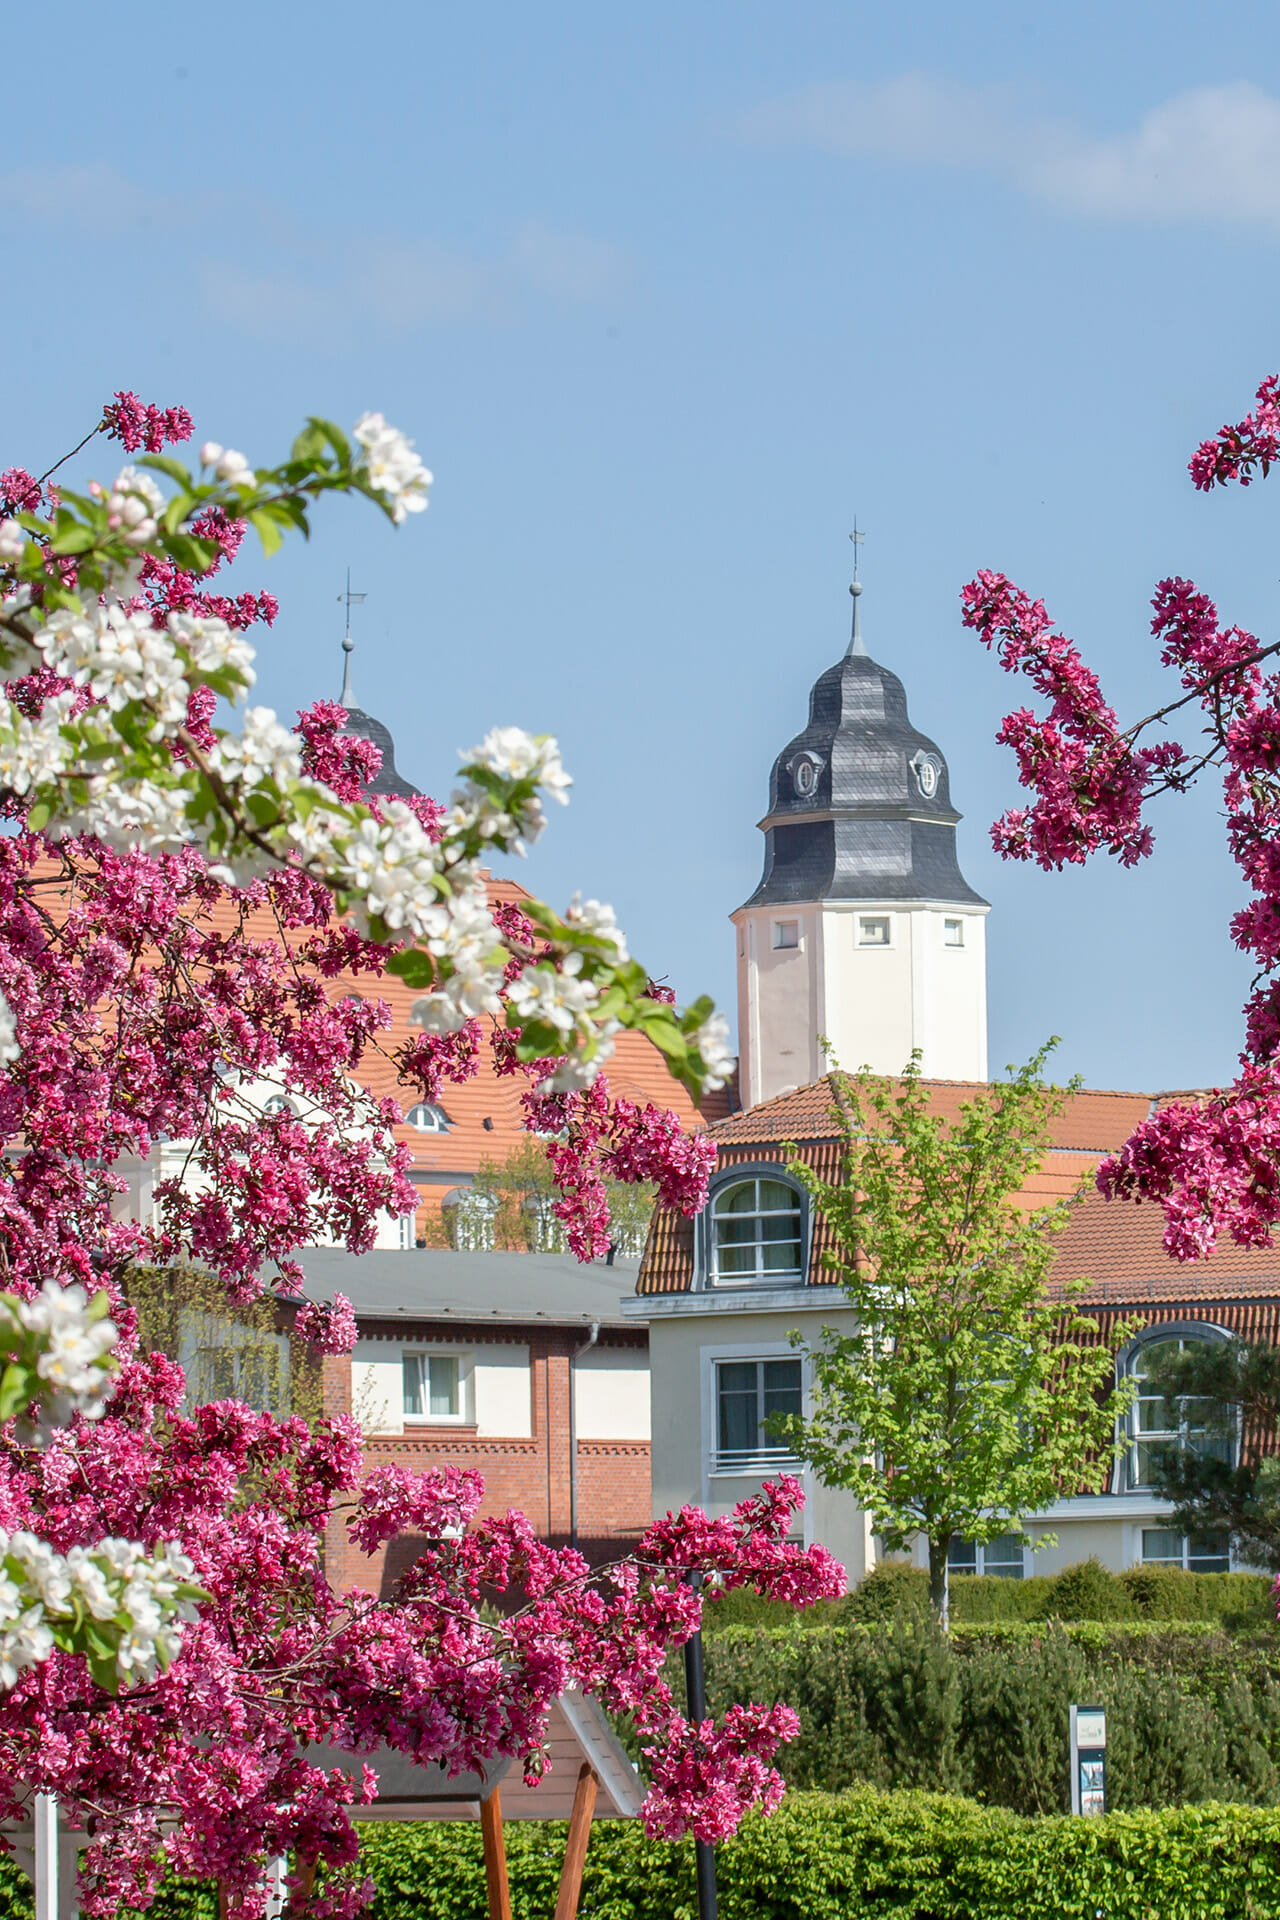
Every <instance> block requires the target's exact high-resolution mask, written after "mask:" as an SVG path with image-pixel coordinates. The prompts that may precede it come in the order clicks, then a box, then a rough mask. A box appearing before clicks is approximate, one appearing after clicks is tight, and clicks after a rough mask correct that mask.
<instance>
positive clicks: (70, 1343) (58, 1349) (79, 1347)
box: [0, 1280, 117, 1423]
mask: <svg viewBox="0 0 1280 1920" xmlns="http://www.w3.org/2000/svg"><path fill="white" fill-rule="evenodd" d="M23 1335H27V1336H30V1337H31V1338H30V1340H29V1341H24V1340H23ZM116 1339H117V1330H116V1327H115V1325H114V1323H113V1322H112V1321H111V1320H110V1319H109V1318H107V1317H106V1316H105V1315H102V1314H100V1313H98V1312H94V1311H91V1310H90V1303H89V1296H88V1294H87V1293H86V1292H85V1290H84V1288H83V1287H82V1286H79V1285H75V1286H70V1287H62V1286H59V1285H58V1283H57V1281H56V1280H46V1281H45V1283H44V1286H43V1287H42V1288H41V1290H40V1292H39V1293H38V1294H37V1295H36V1296H35V1298H34V1300H22V1299H19V1297H18V1296H17V1295H16V1294H12V1293H7V1294H4V1295H0V1342H6V1341H15V1340H16V1342H17V1344H18V1345H19V1346H20V1347H22V1346H26V1345H33V1346H34V1348H35V1350H36V1352H37V1354H38V1358H37V1359H36V1362H35V1370H36V1374H37V1376H38V1378H39V1379H40V1380H42V1381H43V1382H44V1394H43V1395H42V1399H43V1401H44V1405H45V1407H46V1409H47V1412H46V1419H48V1420H51V1421H54V1422H58V1423H62V1422H65V1421H67V1420H69V1419H70V1418H71V1415H72V1414H73V1413H81V1414H83V1415H84V1417H85V1418H86V1419H87V1420H96V1419H98V1417H99V1416H100V1415H101V1413H102V1411H103V1408H104V1407H105V1406H106V1403H107V1400H108V1398H109V1396H110V1393H111V1386H112V1379H111V1369H110V1367H109V1366H108V1365H107V1364H106V1361H107V1355H108V1354H109V1353H110V1352H111V1349H112V1348H113V1347H114V1346H115V1343H116Z"/></svg>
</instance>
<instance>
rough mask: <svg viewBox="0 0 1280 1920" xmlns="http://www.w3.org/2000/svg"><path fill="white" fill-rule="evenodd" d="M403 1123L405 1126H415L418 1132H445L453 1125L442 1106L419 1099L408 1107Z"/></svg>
mask: <svg viewBox="0 0 1280 1920" xmlns="http://www.w3.org/2000/svg"><path fill="white" fill-rule="evenodd" d="M404 1123H405V1125H406V1126H407V1127H416V1128H417V1130H418V1132H419V1133H447V1132H448V1131H449V1128H450V1127H451V1126H452V1125H453V1122H452V1120H450V1118H449V1116H448V1114H447V1113H446V1112H445V1110H444V1108H443V1107H438V1106H436V1104H435V1103H434V1101H431V1100H419V1101H418V1102H417V1103H416V1105H414V1106H412V1107H410V1109H409V1111H408V1113H406V1115H405V1117H404Z"/></svg>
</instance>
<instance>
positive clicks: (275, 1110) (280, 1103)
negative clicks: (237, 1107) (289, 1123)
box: [262, 1093, 298, 1120]
mask: <svg viewBox="0 0 1280 1920" xmlns="http://www.w3.org/2000/svg"><path fill="white" fill-rule="evenodd" d="M262 1111H263V1112H264V1113H265V1114H269V1115H271V1116H272V1117H274V1116H276V1115H277V1114H278V1115H279V1116H280V1118H281V1119H284V1120H296V1119H297V1117H298V1109H297V1108H296V1107H295V1106H294V1104H293V1102H292V1100H290V1098H289V1096H288V1094H286V1093H273V1094H272V1096H271V1098H270V1099H269V1100H268V1101H267V1103H266V1105H265V1106H264V1107H263V1109H262Z"/></svg>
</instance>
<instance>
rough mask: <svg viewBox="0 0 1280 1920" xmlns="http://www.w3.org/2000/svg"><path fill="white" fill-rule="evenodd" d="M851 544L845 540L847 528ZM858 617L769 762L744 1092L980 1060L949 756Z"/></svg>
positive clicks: (983, 1059)
mask: <svg viewBox="0 0 1280 1920" xmlns="http://www.w3.org/2000/svg"><path fill="white" fill-rule="evenodd" d="M854 551H855V562H856V553H857V549H856V546H855V549H854ZM849 591H850V592H851V593H852V595H853V634H852V637H851V639H850V642H849V648H848V651H847V653H846V654H845V656H844V659H843V660H841V661H840V662H839V664H838V665H837V666H834V667H830V668H828V670H827V672H826V673H824V674H823V675H822V676H821V678H820V679H819V680H818V682H817V684H816V685H815V686H814V688H813V691H812V693H811V694H810V696H809V723H808V725H807V726H806V727H805V728H804V730H803V732H801V733H798V734H797V735H796V737H795V739H794V740H792V741H790V742H789V744H788V745H787V746H785V747H784V748H783V750H782V752H781V753H780V754H779V755H778V757H777V759H776V760H775V761H774V763H773V772H772V774H771V776H770V780H769V811H768V813H767V814H766V815H765V818H764V819H763V820H762V821H761V822H760V827H761V830H762V831H763V833H764V836H765V863H764V876H763V878H762V879H761V882H760V885H759V886H758V887H757V888H756V890H755V892H754V893H753V894H752V896H751V898H750V899H749V900H748V901H747V902H746V904H745V905H744V906H741V907H739V908H738V910H737V912H736V913H734V914H733V915H732V916H731V917H732V919H733V922H734V925H735V926H736V928H737V937H738V1045H739V1052H740V1056H741V1064H740V1071H739V1078H740V1087H741V1095H742V1103H743V1105H744V1106H747V1107H750V1106H755V1105H757V1104H758V1103H759V1102H760V1101H761V1100H768V1099H772V1097H773V1096H774V1095H775V1094H778V1093H783V1092H785V1091H786V1090H787V1089H788V1088H791V1087H796V1086H803V1085H805V1084H806V1083H807V1082H809V1081H812V1080H816V1079H817V1078H818V1077H819V1076H820V1075H821V1074H822V1073H824V1072H825V1071H826V1067H827V1059H826V1055H825V1053H824V1051H823V1047H822V1041H823V1039H826V1040H828V1041H830V1043H831V1047H832V1050H833V1053H834V1056H835V1058H836V1059H837V1060H838V1061H839V1063H840V1065H841V1066H843V1067H845V1068H847V1069H848V1070H849V1071H851V1072H852V1071H856V1069H857V1068H859V1067H862V1066H869V1067H871V1068H872V1070H873V1071H874V1072H876V1073H884V1074H897V1073H900V1072H901V1071H902V1069H903V1067H904V1066H905V1065H906V1064H907V1062H908V1060H909V1059H910V1057H911V1053H912V1050H913V1049H914V1048H917V1047H918V1048H919V1049H920V1052H921V1058H922V1065H923V1068H924V1072H925V1073H926V1074H927V1075H929V1076H930V1077H932V1078H936V1079H945V1080H985V1079H986V1077H987V972H986V944H985V932H986V928H985V920H986V915H987V913H988V911H989V909H988V906H987V902H986V901H985V900H983V899H982V898H981V897H980V896H979V895H978V894H976V893H975V892H974V891H973V889H972V887H970V886H969V885H968V884H967V882H966V881H965V878H964V876H963V874H962V873H961V872H960V868H959V865H958V863H957V859H956V822H957V821H958V820H959V819H960V815H959V814H958V813H957V812H956V811H955V809H954V807H953V806H952V805H951V792H950V782H949V779H948V775H947V763H946V760H945V759H944V757H943V755H942V753H941V751H940V749H939V748H938V747H937V746H936V745H935V743H934V742H933V741H932V740H930V739H927V738H926V736H925V735H924V734H922V733H918V732H917V731H916V729H915V728H914V727H913V726H912V724H911V721H910V718H909V716H908V713H907V696H906V692H905V690H904V688H903V685H902V682H901V680H899V679H898V677H897V675H896V674H893V673H890V672H889V671H888V669H887V668H885V667H881V666H878V665H877V663H876V662H875V661H874V660H872V659H871V657H870V655H869V654H868V653H867V650H866V646H865V645H864V643H863V639H862V633H861V627H860V621H859V598H860V595H861V593H862V587H861V584H860V582H859V581H858V578H857V567H856V564H855V568H854V580H853V585H852V586H851V588H850V589H849Z"/></svg>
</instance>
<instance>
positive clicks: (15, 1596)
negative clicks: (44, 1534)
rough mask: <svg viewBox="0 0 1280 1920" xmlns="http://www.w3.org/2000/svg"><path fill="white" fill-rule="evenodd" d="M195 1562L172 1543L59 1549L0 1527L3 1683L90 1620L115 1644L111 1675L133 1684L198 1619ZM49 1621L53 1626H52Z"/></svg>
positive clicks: (171, 1653) (173, 1649) (166, 1656)
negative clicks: (72, 1626) (73, 1625)
mask: <svg viewBox="0 0 1280 1920" xmlns="http://www.w3.org/2000/svg"><path fill="white" fill-rule="evenodd" d="M194 1581H195V1567H194V1566H193V1564H192V1562H191V1561H190V1560H189V1559H188V1557H187V1555H186V1554H185V1553H184V1552H183V1551H182V1548H181V1546H180V1545H179V1543H178V1542H177V1541H176V1540H170V1541H169V1542H168V1543H167V1544H166V1545H165V1546H162V1547H157V1548H156V1549H155V1550H154V1551H153V1552H151V1553H148V1552H147V1549H146V1548H145V1547H142V1546H139V1545H138V1543H137V1542H136V1541H134V1540H115V1539H106V1540H100V1541H99V1542H98V1544H97V1545H96V1546H94V1547H72V1548H71V1550H70V1552H69V1553H66V1554H61V1553H56V1552H55V1551H54V1549H53V1548H52V1547H51V1546H49V1545H48V1543H47V1542H46V1541H44V1540H40V1539H37V1537H36V1535H35V1534H33V1533H26V1532H17V1533H13V1534H8V1533H5V1532H4V1530H3V1529H0V1687H5V1688H8V1687H12V1686H14V1685H16V1683H17V1680H18V1677H19V1675H20V1674H22V1673H24V1672H25V1671H26V1670H27V1669H28V1668H29V1667H34V1666H38V1665H39V1663H40V1662H41V1661H42V1660H47V1659H48V1657H49V1655H50V1654H51V1653H52V1652H53V1649H54V1647H55V1645H57V1644H58V1643H59V1640H61V1641H62V1642H63V1643H64V1644H65V1643H66V1642H67V1641H68V1640H69V1639H70V1640H72V1642H73V1643H74V1636H73V1635H68V1634H67V1633H66V1631H65V1628H64V1630H63V1631H62V1632H61V1633H59V1628H60V1627H64V1623H67V1622H74V1621H75V1620H76V1619H77V1618H84V1617H86V1616H87V1617H88V1618H89V1619H91V1620H93V1621H96V1622H97V1623H98V1625H99V1627H100V1628H101V1629H104V1630H105V1634H106V1637H107V1638H108V1639H112V1640H114V1642H115V1666H116V1676H117V1679H118V1680H119V1681H120V1683H122V1684H125V1685H133V1686H138V1685H141V1684H142V1683H144V1682H146V1681H148V1680H152V1679H154V1678H155V1676H156V1674H157V1672H159V1671H160V1670H161V1669H162V1668H163V1667H165V1666H167V1665H168V1664H169V1662H170V1661H171V1660H173V1659H174V1657H175V1656H176V1654H177V1653H178V1650H179V1648H180V1646H181V1644H182V1630H183V1627H184V1625H185V1624H186V1623H187V1622H188V1621H192V1620H194V1619H195V1618H196V1617H197V1614H196V1604H195V1597H194V1596H195V1593H196V1592H198V1589H197V1588H196V1587H195V1584H194ZM51 1623H52V1624H51Z"/></svg>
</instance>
